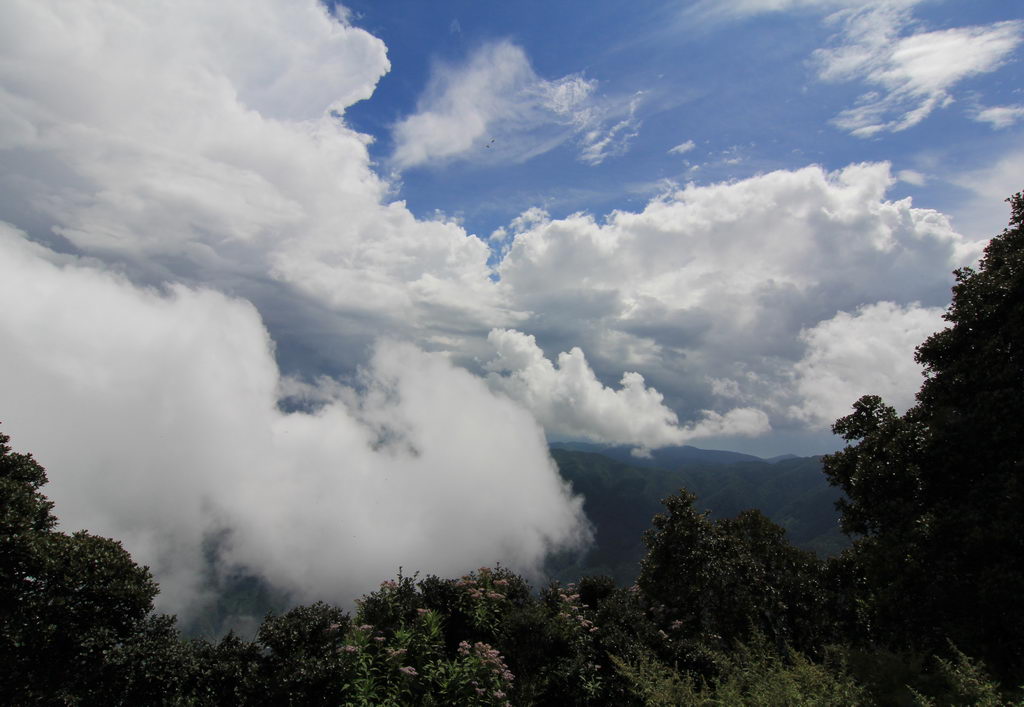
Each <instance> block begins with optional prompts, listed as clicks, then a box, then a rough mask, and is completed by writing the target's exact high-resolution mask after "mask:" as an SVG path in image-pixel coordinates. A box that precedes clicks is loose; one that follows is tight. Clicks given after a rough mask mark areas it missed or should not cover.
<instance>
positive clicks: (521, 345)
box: [486, 329, 770, 448]
mask: <svg viewBox="0 0 1024 707" xmlns="http://www.w3.org/2000/svg"><path fill="white" fill-rule="evenodd" d="M487 340H488V342H489V343H490V344H491V345H492V346H493V347H494V351H495V358H493V359H492V360H491V361H490V362H488V363H487V364H486V368H487V369H488V370H490V371H491V374H490V375H489V376H488V377H487V380H488V382H489V383H490V385H491V387H492V388H493V389H494V390H498V391H502V392H504V393H506V394H508V395H509V396H510V397H512V398H513V399H514V400H517V401H519V402H520V403H522V404H523V405H524V406H526V408H527V409H529V410H530V411H531V412H533V414H534V415H535V416H536V418H537V419H538V420H539V421H540V422H541V424H543V425H544V427H545V429H547V430H548V432H549V433H552V434H555V435H560V436H564V437H571V438H576V439H588V440H591V441H594V442H604V443H608V444H634V445H638V446H640V447H642V448H657V447H664V446H669V445H679V444H683V443H685V442H688V441H690V440H694V439H699V438H700V437H709V436H712V435H722V434H733V435H749V436H756V435H760V434H764V433H766V432H768V431H770V425H769V424H768V417H767V415H765V414H764V413H763V412H761V411H760V410H755V409H750V408H746V409H742V410H730V411H729V412H728V413H726V414H725V415H721V414H718V413H715V412H713V411H709V410H705V411H703V414H702V419H700V420H698V421H697V422H695V423H692V424H689V425H686V426H681V425H680V424H679V418H678V417H677V416H676V414H675V413H674V412H673V411H672V410H670V409H669V408H667V407H665V405H664V402H663V398H662V395H661V394H660V393H659V392H658V391H657V390H655V389H654V388H650V387H648V386H646V385H645V384H644V378H643V376H641V375H640V374H639V373H636V372H626V373H624V374H623V375H622V379H621V380H620V381H619V386H620V387H619V389H618V390H615V389H612V388H609V387H607V386H605V385H603V384H602V383H601V382H600V381H599V380H597V377H596V376H595V375H594V371H593V370H592V369H591V368H590V366H589V365H588V364H587V359H586V356H585V355H584V354H583V352H582V351H581V350H580V349H578V348H573V349H571V350H570V351H567V352H563V353H560V354H559V355H558V359H557V361H556V362H552V361H550V360H549V359H547V358H546V357H545V356H544V352H543V351H542V350H541V349H540V347H539V346H537V342H536V339H535V338H534V337H533V336H529V335H527V334H523V333H522V332H518V331H514V330H507V329H494V330H492V331H491V333H490V334H489V335H488V337H487Z"/></svg>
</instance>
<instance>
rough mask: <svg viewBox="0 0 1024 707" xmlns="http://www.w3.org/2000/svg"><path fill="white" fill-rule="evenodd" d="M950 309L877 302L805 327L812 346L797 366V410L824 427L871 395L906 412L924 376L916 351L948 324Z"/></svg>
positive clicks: (804, 335)
mask: <svg viewBox="0 0 1024 707" xmlns="http://www.w3.org/2000/svg"><path fill="white" fill-rule="evenodd" d="M944 311H945V310H944V309H943V308H941V307H921V306H919V305H917V304H916V303H912V304H910V305H907V306H906V307H903V306H900V305H897V304H895V303H893V302H876V303H875V304H870V305H865V306H863V307H860V308H859V309H858V310H857V311H856V312H855V313H853V314H850V313H848V312H838V313H837V314H836V315H835V316H834V317H832V318H831V319H827V320H825V321H822V322H819V323H818V324H816V325H815V326H813V327H811V328H809V329H805V330H804V331H803V332H801V334H800V338H801V340H802V341H803V342H804V343H805V344H806V346H807V351H806V353H805V354H804V357H803V358H802V359H801V360H800V361H799V362H797V364H796V365H795V366H794V367H793V372H794V374H795V385H796V392H797V394H798V395H799V397H800V398H801V399H802V400H801V403H800V405H799V407H797V408H795V409H794V411H793V412H794V413H795V414H796V415H797V416H798V417H800V418H803V419H805V420H807V421H808V422H810V423H812V424H817V425H820V426H823V427H824V426H828V425H831V424H832V422H834V421H835V420H836V419H838V418H840V417H843V416H845V415H847V414H849V412H850V408H851V406H852V405H853V403H854V402H855V401H856V400H857V399H859V398H860V397H861V396H862V395H869V394H871V395H880V396H882V398H883V399H885V401H886V402H887V403H888V404H890V405H892V406H893V407H895V408H897V410H898V411H899V412H900V413H903V412H905V411H906V410H907V408H909V407H910V406H911V405H913V404H914V395H915V394H916V393H917V390H918V388H919V387H920V385H921V382H922V381H923V379H922V377H921V367H920V366H919V365H918V364H917V363H916V362H915V361H914V350H915V349H916V348H917V347H918V346H919V345H920V344H922V343H924V340H925V339H927V338H928V337H929V336H931V335H932V334H934V333H935V332H936V331H939V330H940V329H942V328H943V327H944V325H945V322H944V321H943V319H942V314H943V312H944Z"/></svg>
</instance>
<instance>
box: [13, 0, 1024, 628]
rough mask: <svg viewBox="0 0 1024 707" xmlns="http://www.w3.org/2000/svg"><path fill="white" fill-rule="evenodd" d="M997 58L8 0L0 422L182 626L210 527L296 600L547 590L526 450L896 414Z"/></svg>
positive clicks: (855, 31)
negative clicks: (398, 575)
mask: <svg viewBox="0 0 1024 707" xmlns="http://www.w3.org/2000/svg"><path fill="white" fill-rule="evenodd" d="M1022 59H1024V8H1021V7H1020V6H1019V5H1018V4H1016V3H1008V2H1005V0H999V1H994V0H991V1H990V0H978V1H976V2H971V3H964V2H955V1H953V0H945V1H943V0H859V1H858V0H717V1H715V2H712V1H711V0H691V1H688V2H660V3H644V2H641V3H632V4H629V5H625V4H623V3H617V2H606V1H603V0H588V2H586V3H583V2H559V3H551V2H543V3H542V2H521V3H487V2H479V0H474V1H472V2H470V1H465V2H436V3H423V2H415V1H412V0H407V1H404V0H396V1H394V2H369V1H366V0H358V1H354V2H350V3H347V4H337V3H334V2H329V3H327V4H324V3H320V2H316V1H315V0H288V1H285V0H246V1H245V2H242V1H241V0H222V1H221V2H217V3H209V2H200V1H199V0H176V1H175V2H166V1H163V0H153V1H152V2H147V3H134V2H128V1H127V0H124V1H119V0H82V1H81V2H76V3H71V4H68V3H63V2H57V1H56V0H8V1H7V2H4V3H3V4H2V6H0V297H2V301H3V303H4V304H3V306H2V307H0V341H2V342H3V346H0V421H2V422H3V427H2V429H3V430H4V432H5V433H6V434H9V435H11V436H12V438H13V442H14V445H15V448H17V449H24V450H29V451H32V452H34V453H35V454H36V456H37V458H38V459H39V460H40V461H41V463H43V464H44V465H45V466H46V467H47V468H48V470H49V475H50V485H49V486H48V487H47V490H48V493H49V495H50V496H51V497H52V498H53V499H54V500H55V501H56V503H57V509H56V510H57V514H58V515H59V516H60V517H61V518H62V520H63V523H64V526H65V527H66V528H69V529H77V528H88V529H90V530H92V531H94V532H99V533H102V534H105V535H110V536H114V537H117V538H119V539H122V540H123V541H124V543H125V546H126V547H127V548H128V549H129V550H130V551H131V552H132V553H133V555H134V556H135V557H136V558H138V559H139V560H140V561H141V562H144V563H145V564H147V565H149V566H150V567H151V568H153V570H154V573H155V575H156V577H157V579H158V580H159V581H160V583H161V586H162V588H163V593H162V595H161V599H160V602H161V607H162V608H164V609H166V610H171V611H176V612H179V613H181V614H182V615H187V614H188V613H189V612H192V611H195V610H197V607H201V606H202V604H203V602H204V601H206V600H208V598H209V597H208V596H206V594H204V592H206V591H207V589H206V587H207V585H208V584H209V582H208V579H209V578H208V576H207V575H204V572H208V568H206V567H205V565H204V562H205V560H204V555H203V553H204V547H206V548H207V550H208V548H209V543H208V541H209V539H210V538H211V537H216V538H220V539H221V542H220V544H219V545H218V547H219V548H220V549H219V553H220V555H219V557H218V561H219V562H218V565H217V566H218V567H219V568H221V569H222V571H224V572H227V571H230V570H232V569H239V568H241V569H242V570H244V571H247V572H250V573H254V574H257V575H259V576H262V577H264V578H265V579H266V580H267V581H268V582H270V583H272V584H274V585H275V586H277V587H279V588H281V589H283V590H285V591H288V592H290V593H291V594H292V596H293V597H295V598H296V599H297V600H311V599H321V598H328V599H330V598H338V597H349V598H350V597H353V596H357V595H358V594H359V593H361V592H363V591H366V590H367V589H369V588H370V587H372V586H374V585H375V584H376V583H377V582H379V581H381V580H382V579H385V578H387V577H388V576H391V575H392V574H393V573H394V571H395V570H396V569H397V567H398V566H403V567H405V568H407V569H422V570H424V571H430V572H437V573H440V574H444V575H451V574H455V573H458V572H462V571H466V570H468V569H472V568H474V567H476V566H478V565H481V564H493V563H494V562H495V561H502V562H503V563H504V564H507V565H509V566H511V567H514V568H515V569H517V570H520V571H523V572H525V573H527V574H530V573H533V575H537V573H538V572H539V568H540V566H541V564H542V562H543V558H544V556H545V555H546V554H547V553H548V552H550V551H552V550H555V549H565V548H572V547H582V546H584V545H585V544H586V542H587V540H588V537H589V529H588V526H587V523H586V520H585V518H584V517H583V515H582V512H581V504H580V499H579V498H578V497H577V496H575V495H574V494H573V492H572V490H571V489H570V488H567V487H566V486H565V485H564V484H562V483H561V482H560V481H559V478H558V476H557V473H556V471H555V469H554V467H553V463H552V462H551V460H550V458H549V457H548V454H547V448H546V440H550V439H575V440H585V441H590V442H595V443H607V444H622V445H629V446H632V447H633V448H634V450H635V453H636V454H638V455H644V454H646V453H648V452H649V451H650V450H651V449H655V448H658V447H662V446H667V445H679V444H694V445H696V446H701V447H705V448H720V449H733V450H737V451H744V452H749V453H753V454H758V455H761V456H772V455H776V454H782V453H795V454H819V453H827V452H829V451H834V450H835V449H837V448H838V447H839V446H840V444H841V442H840V441H839V440H837V439H836V438H835V437H834V436H833V435H832V434H831V432H830V425H831V423H832V421H834V420H835V419H836V418H837V417H839V416H842V415H843V414H845V413H846V412H847V411H848V410H849V409H850V405H851V404H852V403H853V401H855V400H856V399H857V398H858V397H860V396H861V395H863V394H867V393H875V394H879V395H882V396H883V397H884V398H885V399H886V400H887V401H889V402H890V403H891V404H893V405H894V406H895V407H897V408H898V409H900V410H905V409H906V408H907V407H908V406H910V405H911V404H913V396H914V393H915V391H916V390H917V388H918V386H919V385H920V381H921V371H920V369H919V367H918V366H917V365H916V364H915V363H914V360H913V351H914V347H915V346H917V345H918V344H919V343H921V342H922V341H923V340H924V339H925V338H926V337H927V336H928V335H929V334H931V333H932V332H934V331H937V330H938V329H940V328H941V327H942V326H943V321H942V313H943V311H944V308H945V306H946V305H947V304H948V302H949V295H950V292H949V289H950V286H951V285H952V283H953V276H952V274H951V273H952V270H953V269H955V268H958V267H963V266H969V265H971V264H972V263H974V262H976V260H977V258H978V257H979V255H980V254H981V252H982V249H983V247H984V244H985V242H986V240H987V239H988V238H990V237H991V236H993V235H995V234H997V233H999V232H1000V231H1001V229H1002V227H1003V226H1004V225H1005V224H1006V221H1007V219H1008V210H1007V207H1006V205H1005V204H1004V203H1003V199H1005V198H1006V197H1007V196H1008V195H1009V194H1011V193H1013V192H1016V191H1019V190H1020V189H1021V188H1022V184H1021V182H1022V181H1024V180H1022V175H1024V147H1022V145H1024V140H1022V139H1021V137H1022V132H1024V81H1022V80H1021V78H1020V77H1021V76H1022V72H1021V62H1022ZM204 543H205V545H204Z"/></svg>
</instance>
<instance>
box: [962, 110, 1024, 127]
mask: <svg viewBox="0 0 1024 707" xmlns="http://www.w3.org/2000/svg"><path fill="white" fill-rule="evenodd" d="M971 117H972V118H973V119H974V120H976V121H978V122H979V123H988V124H989V125H991V126H992V127H993V128H995V129H996V130H1002V129H1003V128H1008V127H1010V126H1011V125H1014V124H1015V123H1017V122H1018V121H1021V120H1024V105H1016V106H991V107H989V108H978V110H976V111H975V112H974V113H973V114H972V115H971Z"/></svg>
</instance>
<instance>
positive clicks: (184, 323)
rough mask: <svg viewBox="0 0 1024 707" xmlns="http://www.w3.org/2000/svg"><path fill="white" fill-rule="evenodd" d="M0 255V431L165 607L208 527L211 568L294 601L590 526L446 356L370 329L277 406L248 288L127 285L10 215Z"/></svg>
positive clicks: (578, 535)
mask: <svg viewBox="0 0 1024 707" xmlns="http://www.w3.org/2000/svg"><path fill="white" fill-rule="evenodd" d="M0 256H2V257H0V297H2V298H3V300H4V301H5V302H7V303H9V304H13V303H18V305H17V306H5V307H3V308H2V311H0V338H2V339H3V341H4V346H3V347H0V399H2V400H3V403H4V410H3V413H2V414H3V415H4V418H3V419H4V423H5V425H4V427H5V430H7V432H8V433H9V434H11V435H12V436H13V437H14V439H15V442H16V443H17V445H18V446H19V448H24V449H30V450H32V451H33V452H34V453H35V454H36V456H37V457H38V458H39V459H40V461H41V462H42V463H43V464H44V465H46V466H47V467H48V470H49V476H50V485H49V486H48V488H47V493H48V494H49V495H50V497H51V498H52V499H53V500H54V501H55V502H56V504H57V513H58V514H59V516H60V517H61V518H62V520H63V525H64V527H66V528H69V529H77V528H87V529H89V530H91V531H92V532H95V533H100V534H104V535H110V536H113V537H116V538H119V539H121V540H123V541H124V543H125V545H126V547H127V548H128V550H129V551H130V552H132V554H133V556H134V557H135V558H136V560H137V561H139V562H141V563H145V564H148V565H149V566H150V567H151V568H152V569H153V570H154V573H155V575H156V578H157V580H158V581H159V582H160V583H161V586H162V589H163V593H162V595H161V597H160V600H159V601H160V605H161V607H162V608H163V609H166V610H170V611H177V612H181V613H184V614H187V613H189V612H190V611H192V610H193V609H194V608H195V607H196V606H197V605H198V604H201V603H202V599H203V597H202V588H203V580H202V578H203V569H204V558H203V542H204V540H207V539H209V538H210V537H212V536H219V534H221V533H222V532H224V531H229V532H228V534H227V535H226V536H224V537H226V542H225V543H224V545H223V547H222V552H221V560H222V562H223V564H224V566H227V567H241V568H244V569H245V570H247V571H249V572H253V573H256V574H258V575H260V576H262V577H264V578H266V579H267V580H268V581H270V582H271V583H272V584H273V585H274V586H276V587H278V588H282V589H285V590H287V591H289V592H291V593H292V595H293V597H294V598H296V599H298V600H302V601H308V600H312V599H327V600H335V601H343V600H348V599H351V598H353V597H355V596H357V595H358V594H359V593H361V592H364V591H366V590H368V589H370V588H371V587H373V586H375V584H376V583H377V582H379V581H380V580H381V579H382V578H385V577H387V576H389V575H392V574H393V573H394V572H395V570H396V569H397V568H398V566H399V565H403V566H405V567H406V568H410V569H411V568H417V569H423V570H426V571H432V572H439V573H441V574H443V575H449V574H457V573H459V572H462V571H465V570H468V569H471V568H473V567H476V566H479V565H481V564H493V563H494V562H496V561H501V562H502V563H503V564H508V565H509V566H511V567H514V568H516V569H520V570H522V571H524V572H527V573H530V572H536V571H537V569H538V567H539V564H540V563H541V561H542V560H543V558H544V556H545V554H546V553H547V552H548V551H549V550H551V549H554V548H558V547H566V546H573V545H578V544H579V543H580V542H582V541H584V540H585V539H586V534H587V531H586V528H585V524H584V521H583V519H582V515H581V510H580V502H579V500H578V499H573V498H572V497H571V496H570V494H569V492H568V490H567V489H566V488H565V486H564V484H563V483H562V482H561V480H560V479H559V477H558V475H557V473H556V471H555V468H554V466H553V463H552V461H551V460H550V458H549V457H548V454H547V448H546V443H545V439H544V436H543V433H542V430H541V428H540V427H539V426H537V424H536V422H534V420H533V418H532V417H531V416H530V415H529V413H528V412H526V411H525V410H524V409H523V408H521V407H520V406H519V405H517V404H515V403H513V402H511V401H510V400H508V399H507V398H506V397H505V396H502V395H496V394H494V393H492V392H491V391H489V390H488V388H487V386H486V384H485V383H484V382H483V381H482V380H481V379H479V378H477V377H475V376H473V375H471V374H470V373H468V372H466V371H464V370H462V369H459V368H456V367H454V366H453V365H452V364H451V363H449V362H448V361H447V359H446V358H444V357H443V356H440V355H437V354H427V353H424V352H423V351H421V350H419V349H417V348H415V347H413V346H411V345H408V344H401V343H395V342H388V341H383V342H381V343H380V344H379V345H378V346H377V347H376V349H375V350H374V352H373V355H372V357H371V358H370V360H369V362H368V363H367V364H366V365H365V367H364V368H363V369H362V372H361V374H360V376H359V378H358V379H357V380H356V381H354V385H353V386H344V385H340V384H338V383H334V384H330V385H326V384H325V385H320V386H318V387H316V388H315V389H312V393H313V394H314V396H315V397H317V398H318V399H319V406H318V407H317V409H316V411H315V412H287V413H286V412H282V411H281V409H279V407H278V405H277V403H278V400H279V397H280V394H281V392H282V390H284V389H287V388H289V386H287V385H284V383H285V382H284V381H282V379H281V377H280V374H279V372H278V369H277V366H276V364H275V363H274V359H273V342H272V341H271V339H270V338H269V336H268V334H267V332H266V330H265V329H264V327H263V326H262V323H261V320H260V317H259V314H258V313H257V311H256V310H255V309H254V308H253V307H252V306H251V305H250V304H249V303H247V302H244V301H241V300H237V299H231V298H228V297H226V296H224V295H222V294H219V293H216V292H213V291H211V290H201V289H191V288H187V287H183V286H180V285H176V286H170V287H168V288H166V290H163V291H157V290H154V289H145V288H139V287H137V286H134V285H132V284H130V283H129V282H127V281H126V280H125V279H123V278H122V277H120V276H116V275H113V274H110V273H109V272H106V271H104V270H102V269H99V268H97V267H94V266H92V265H90V264H89V263H87V262H85V261H82V260H80V259H77V258H70V257H68V256H59V255H57V254H55V253H53V252H52V251H48V250H47V249H45V248H42V247H41V246H38V245H34V244H31V243H29V242H28V241H26V240H25V239H24V238H23V237H22V236H21V234H18V233H16V232H15V231H14V230H13V229H11V228H9V227H7V226H3V227H2V228H0ZM291 388H292V389H293V392H294V386H291ZM306 389H307V393H309V392H310V389H309V387H308V386H307V387H306Z"/></svg>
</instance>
